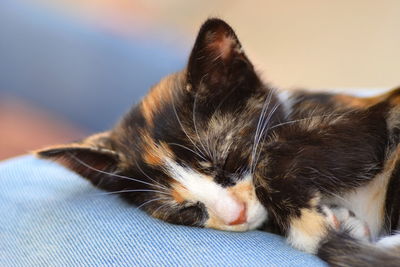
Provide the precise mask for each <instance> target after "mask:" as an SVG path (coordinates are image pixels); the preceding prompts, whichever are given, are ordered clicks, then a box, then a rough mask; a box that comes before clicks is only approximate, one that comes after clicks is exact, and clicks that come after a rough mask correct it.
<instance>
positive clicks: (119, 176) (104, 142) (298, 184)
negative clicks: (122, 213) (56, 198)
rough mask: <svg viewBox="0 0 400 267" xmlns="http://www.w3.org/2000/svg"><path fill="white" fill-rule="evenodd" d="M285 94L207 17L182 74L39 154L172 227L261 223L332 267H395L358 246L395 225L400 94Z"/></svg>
mask: <svg viewBox="0 0 400 267" xmlns="http://www.w3.org/2000/svg"><path fill="white" fill-rule="evenodd" d="M283 95H284V94H283V93H282V92H280V91H277V90H275V89H273V88H271V87H269V86H268V85H266V84H265V83H263V82H262V81H261V79H260V78H259V76H258V75H257V73H256V71H255V70H254V67H253V65H252V64H251V62H250V61H249V59H248V58H247V57H246V55H245V54H244V52H243V50H242V47H241V44H240V42H239V40H238V39H237V37H236V34H235V33H234V32H233V30H232V29H231V28H230V27H229V26H228V25H227V24H226V23H225V22H223V21H222V20H219V19H209V20H207V21H206V22H205V23H204V24H203V26H202V27H201V29H200V32H199V34H198V37H197V39H196V41H195V45H194V47H193V50H192V52H191V55H190V57H189V61H188V65H187V67H186V68H185V69H184V70H182V71H181V72H179V73H175V74H172V75H170V76H168V77H166V78H164V79H163V80H162V81H161V82H160V83H159V84H157V85H156V86H154V87H153V88H152V89H151V90H150V92H149V93H148V95H147V96H145V97H144V98H143V99H142V100H141V101H140V102H139V103H138V104H137V105H135V106H134V107H133V108H132V109H131V110H130V111H129V112H128V114H127V115H126V116H125V117H124V118H123V119H122V120H121V121H120V122H119V123H118V124H117V125H116V126H115V127H114V128H113V129H112V130H111V131H109V132H105V133H101V134H97V135H94V136H91V137H89V138H87V139H85V140H83V141H82V142H78V143H73V144H68V145H61V146H56V147H50V148H47V149H44V150H41V151H39V152H38V155H39V156H41V157H45V158H52V159H55V160H57V161H59V162H60V163H62V164H64V165H65V166H67V167H69V168H70V169H72V170H74V171H76V172H77V173H79V174H81V175H82V176H83V177H85V178H87V179H89V180H90V181H91V182H92V183H93V184H94V185H96V186H97V187H99V188H101V189H104V190H107V191H110V192H115V193H119V194H120V196H121V197H122V198H124V199H125V200H127V201H129V202H130V203H132V204H134V205H136V206H138V207H140V208H141V209H142V210H144V211H146V212H147V213H148V214H150V215H151V216H153V217H155V218H158V219H162V220H165V221H167V222H170V223H174V224H183V225H189V226H197V227H210V228H216V229H221V230H230V231H245V230H251V229H255V228H259V227H261V226H262V225H264V227H271V229H274V231H276V232H277V233H280V234H283V235H285V236H286V237H287V239H288V242H289V243H290V244H291V245H293V246H294V247H296V248H299V249H301V250H303V251H307V252H311V253H316V254H318V255H319V256H320V257H321V258H322V259H324V260H326V261H327V262H328V263H330V264H331V265H336V266H366V265H365V264H366V262H368V264H373V263H378V262H379V263H382V262H383V261H385V259H387V258H391V259H392V260H391V263H400V257H399V256H397V255H395V254H393V253H392V254H391V253H389V252H384V251H383V250H381V248H380V247H379V246H378V245H375V244H373V243H371V244H367V243H363V241H360V240H359V239H360V238H361V239H362V238H372V239H373V241H376V239H377V238H379V237H380V236H381V235H389V234H392V233H393V232H394V231H395V230H396V229H397V227H398V220H399V208H400V207H399V204H400V201H399V193H400V192H399V190H400V187H399V182H400V180H399V179H400V167H399V166H400V164H399V163H398V162H399V157H400V154H399V153H400V147H399V146H398V144H399V135H400V132H399V129H400V105H399V104H400V89H397V90H394V91H392V92H390V93H387V94H384V95H381V96H378V97H375V98H357V97H353V96H347V95H342V94H329V93H310V92H306V91H296V92H292V93H287V94H285V97H283ZM361 200H362V201H368V203H366V204H365V205H368V206H367V208H363V205H362V204H360V201H361ZM371 211H372V212H371ZM343 214H347V215H346V216H347V217H346V216H343ZM350 222H352V223H355V224H351V225H350ZM363 222H365V224H363ZM360 229H361V235H360V234H359V233H360V231H359V230H360ZM364 230H365V231H364ZM357 231H358V232H357ZM363 231H364V232H363ZM368 231H369V232H368ZM399 243H400V242H399ZM399 243H396V246H399ZM340 244H343V246H341V245H340ZM349 247H351V249H349ZM393 247H395V246H391V249H392V250H393ZM399 247H400V246H399ZM371 251H373V253H371ZM389 254H390V255H389ZM371 266H372V265H371Z"/></svg>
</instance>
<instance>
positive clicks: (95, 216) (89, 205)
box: [0, 156, 324, 266]
mask: <svg viewBox="0 0 400 267" xmlns="http://www.w3.org/2000/svg"><path fill="white" fill-rule="evenodd" d="M126 265H128V266H138V265H140V266H324V263H322V262H321V261H320V260H318V258H316V257H314V256H312V255H307V254H304V253H301V252H299V251H296V250H294V249H292V248H290V247H289V246H288V245H286V244H285V243H284V241H283V239H282V238H281V237H279V236H276V235H272V234H268V233H265V232H259V231H252V232H246V233H232V232H223V231H216V230H210V229H200V228H191V227H184V226H176V225H170V224H167V223H164V222H162V221H159V220H156V219H153V218H151V217H149V216H147V215H146V214H144V213H143V212H142V211H139V210H137V209H136V208H135V207H133V206H129V205H127V204H126V203H124V202H123V201H121V200H120V199H118V197H117V196H115V195H110V194H106V193H104V192H102V191H100V190H97V189H96V188H94V187H93V186H92V185H90V184H89V183H88V182H87V181H86V180H84V179H82V178H81V177H79V176H77V175H75V174H74V173H72V172H70V171H68V170H66V169H65V168H63V167H61V166H59V165H57V164H56V163H52V162H48V161H45V160H40V159H36V158H34V157H32V156H23V157H20V158H16V159H12V160H9V161H5V162H2V163H0V266H126Z"/></svg>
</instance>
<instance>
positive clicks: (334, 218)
mask: <svg viewBox="0 0 400 267" xmlns="http://www.w3.org/2000/svg"><path fill="white" fill-rule="evenodd" d="M323 211H324V213H325V214H326V218H327V220H328V223H329V224H330V225H331V227H332V228H333V229H336V230H346V231H348V233H349V234H350V235H351V236H352V237H354V238H356V239H358V240H362V241H370V240H371V231H370V229H369V227H368V225H367V224H366V223H365V222H364V221H362V220H360V219H359V218H357V217H356V215H355V214H354V212H352V211H351V210H349V209H346V208H343V207H338V206H330V207H327V206H325V207H323Z"/></svg>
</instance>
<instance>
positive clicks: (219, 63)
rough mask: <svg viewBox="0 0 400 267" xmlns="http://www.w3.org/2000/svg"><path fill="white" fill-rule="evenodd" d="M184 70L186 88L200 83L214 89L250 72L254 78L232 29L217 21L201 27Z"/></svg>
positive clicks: (213, 20)
mask: <svg viewBox="0 0 400 267" xmlns="http://www.w3.org/2000/svg"><path fill="white" fill-rule="evenodd" d="M187 71H188V73H187V75H188V84H189V89H193V88H197V87H198V86H199V85H200V84H201V83H204V84H206V85H207V86H209V87H215V88H217V87H220V86H221V85H225V84H227V83H229V82H231V83H234V82H236V80H237V79H240V78H242V79H243V78H245V75H247V74H249V73H252V74H254V75H253V76H256V75H255V72H254V69H253V66H252V64H251V63H250V61H249V60H248V59H247V57H246V55H245V54H244V52H243V50H242V46H241V44H240V42H239V39H238V38H237V36H236V34H235V32H234V31H233V29H232V28H231V27H230V26H229V25H228V24H227V23H226V22H225V21H223V20H221V19H216V18H213V19H209V20H207V21H206V22H205V23H204V24H203V25H202V26H201V28H200V31H199V34H198V36H197V38H196V41H195V44H194V47H193V49H192V52H191V55H190V58H189V63H188V69H187ZM253 78H254V77H253ZM211 89H212V88H211Z"/></svg>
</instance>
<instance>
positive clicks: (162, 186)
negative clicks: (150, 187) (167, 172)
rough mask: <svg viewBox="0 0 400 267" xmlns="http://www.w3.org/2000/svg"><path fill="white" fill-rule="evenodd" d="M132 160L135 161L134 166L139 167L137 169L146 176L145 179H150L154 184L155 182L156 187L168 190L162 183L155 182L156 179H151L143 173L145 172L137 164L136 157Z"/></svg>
mask: <svg viewBox="0 0 400 267" xmlns="http://www.w3.org/2000/svg"><path fill="white" fill-rule="evenodd" d="M134 161H135V166H136V167H137V168H138V169H139V171H140V172H141V173H142V174H143V175H144V176H146V178H147V179H149V180H150V181H152V182H154V183H156V184H157V187H159V188H162V189H165V190H168V188H167V187H165V186H164V185H162V184H161V183H159V182H157V181H156V180H154V179H152V178H151V177H150V176H149V175H147V173H145V172H144V171H143V169H142V168H141V167H140V165H139V163H138V162H137V160H136V158H134Z"/></svg>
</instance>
